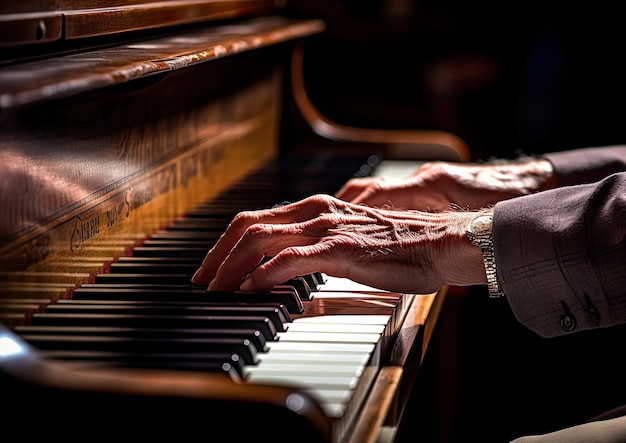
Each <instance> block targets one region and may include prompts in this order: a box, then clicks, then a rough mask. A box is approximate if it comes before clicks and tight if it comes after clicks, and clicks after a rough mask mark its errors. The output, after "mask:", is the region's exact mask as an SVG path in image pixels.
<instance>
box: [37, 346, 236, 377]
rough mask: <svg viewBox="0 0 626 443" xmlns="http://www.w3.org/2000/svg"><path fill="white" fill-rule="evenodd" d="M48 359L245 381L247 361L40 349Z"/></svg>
mask: <svg viewBox="0 0 626 443" xmlns="http://www.w3.org/2000/svg"><path fill="white" fill-rule="evenodd" d="M39 354H40V355H41V356H43V357H45V358H47V359H51V360H62V361H74V362H83V363H91V364H93V365H94V366H98V367H102V366H106V367H117V368H119V367H123V368H135V369H171V370H178V371H181V370H182V371H202V372H219V373H224V374H226V375H228V376H230V377H231V378H232V379H233V380H234V381H241V380H243V379H244V378H245V373H244V368H245V361H244V359H243V358H242V357H241V356H240V355H239V354H233V353H227V352H212V353H206V352H203V353H198V352H194V353H178V354H166V353H143V354H137V353H128V352H117V351H116V352H110V351H84V350H39Z"/></svg>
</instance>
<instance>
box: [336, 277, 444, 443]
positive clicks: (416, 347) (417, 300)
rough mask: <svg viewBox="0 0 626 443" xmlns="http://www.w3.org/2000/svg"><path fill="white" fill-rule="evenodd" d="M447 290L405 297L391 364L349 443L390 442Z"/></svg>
mask: <svg viewBox="0 0 626 443" xmlns="http://www.w3.org/2000/svg"><path fill="white" fill-rule="evenodd" d="M447 292H448V287H447V286H444V287H442V288H441V289H440V290H439V291H437V292H435V293H432V294H405V297H409V298H410V299H411V300H410V305H409V308H408V311H407V314H406V316H405V318H404V321H403V323H402V326H401V328H400V330H399V331H398V333H397V335H396V339H395V342H394V345H393V348H392V350H391V353H390V358H389V361H387V362H386V364H385V365H384V366H382V367H381V368H380V371H379V373H378V375H377V377H376V380H375V381H374V384H373V386H372V389H371V391H370V394H369V395H368V397H367V401H366V403H365V404H364V405H363V409H362V412H361V414H360V415H359V417H358V419H357V421H356V423H355V425H354V429H353V432H352V433H351V435H350V439H349V441H348V443H383V442H391V441H393V440H394V438H395V436H396V432H397V431H398V430H399V425H400V423H401V420H402V419H403V417H402V412H403V411H404V410H405V405H406V402H407V399H408V395H409V393H410V392H411V389H412V387H413V382H414V380H415V378H416V377H417V371H418V370H419V368H420V366H421V364H422V360H423V359H424V355H425V353H426V349H427V347H428V344H429V342H430V338H431V336H432V332H433V328H434V327H435V324H436V322H437V319H438V317H439V313H440V312H441V307H442V306H443V302H444V300H445V298H446V294H447Z"/></svg>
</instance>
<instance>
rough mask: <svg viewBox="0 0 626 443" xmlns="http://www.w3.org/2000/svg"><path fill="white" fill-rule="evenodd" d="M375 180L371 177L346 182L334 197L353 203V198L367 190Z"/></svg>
mask: <svg viewBox="0 0 626 443" xmlns="http://www.w3.org/2000/svg"><path fill="white" fill-rule="evenodd" d="M375 180H376V179H375V178H373V177H363V178H353V179H350V180H348V181H347V182H346V183H345V184H344V185H343V187H342V188H341V189H340V190H339V191H337V193H336V194H335V197H337V198H339V199H341V200H344V201H349V202H351V201H353V200H354V198H355V197H357V196H358V195H359V194H361V193H362V192H363V190H364V189H367V188H368V187H369V186H370V185H371V184H372V183H373V182H374V181H375Z"/></svg>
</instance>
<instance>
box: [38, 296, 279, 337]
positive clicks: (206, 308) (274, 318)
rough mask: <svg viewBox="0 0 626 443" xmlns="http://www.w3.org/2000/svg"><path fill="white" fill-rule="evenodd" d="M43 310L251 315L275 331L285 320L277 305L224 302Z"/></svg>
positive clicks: (69, 304)
mask: <svg viewBox="0 0 626 443" xmlns="http://www.w3.org/2000/svg"><path fill="white" fill-rule="evenodd" d="M45 313H50V314H57V313H67V314H80V313H87V314H131V315H155V316H161V315H177V316H181V317H182V316H185V317H190V316H201V317H206V316H227V315H232V316H235V315H251V316H264V317H266V318H269V319H270V321H271V322H272V323H273V324H274V327H275V328H276V330H277V331H280V332H283V331H284V330H285V328H284V324H285V323H286V322H287V321H288V318H285V315H284V311H283V310H282V309H281V307H280V306H258V305H252V306H248V305H239V306H233V305H227V304H223V303H219V304H211V305H209V304H206V303H203V304H191V303H151V302H118V303H106V302H103V303H89V304H86V303H82V302H78V301H74V300H66V301H65V302H61V301H60V302H59V303H55V304H53V305H50V306H48V307H47V308H46V312H45Z"/></svg>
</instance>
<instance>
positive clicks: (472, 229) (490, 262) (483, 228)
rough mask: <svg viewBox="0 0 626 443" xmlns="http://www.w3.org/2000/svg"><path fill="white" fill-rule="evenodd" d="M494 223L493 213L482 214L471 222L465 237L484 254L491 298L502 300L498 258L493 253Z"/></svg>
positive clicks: (502, 293)
mask: <svg viewBox="0 0 626 443" xmlns="http://www.w3.org/2000/svg"><path fill="white" fill-rule="evenodd" d="M492 223H493V212H492V211H489V212H481V213H479V214H478V215H477V216H476V217H474V218H473V219H472V221H470V222H469V224H468V226H467V231H466V233H465V235H466V237H467V239H468V240H469V242H470V243H471V244H473V245H474V246H478V247H479V248H480V250H481V252H482V253H483V260H484V262H485V271H486V272H487V289H488V290H489V297H490V298H500V297H504V292H503V291H502V289H501V288H500V285H499V284H498V274H497V272H496V256H495V254H494V251H493V234H492V229H491V225H492Z"/></svg>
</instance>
